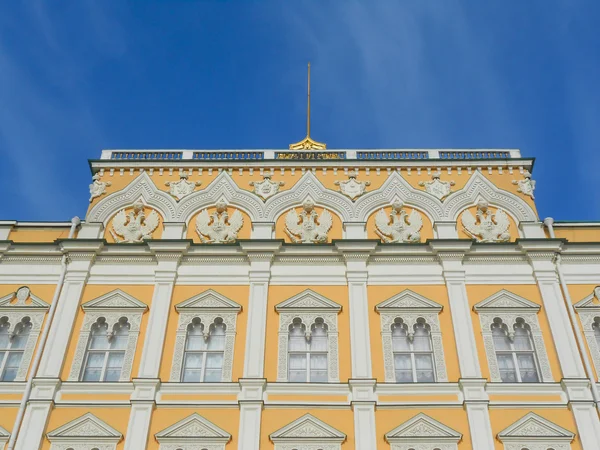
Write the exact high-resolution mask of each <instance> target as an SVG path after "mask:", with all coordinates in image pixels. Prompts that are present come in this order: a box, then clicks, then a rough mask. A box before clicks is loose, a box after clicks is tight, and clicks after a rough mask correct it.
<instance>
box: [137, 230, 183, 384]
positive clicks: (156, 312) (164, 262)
mask: <svg viewBox="0 0 600 450" xmlns="http://www.w3.org/2000/svg"><path fill="white" fill-rule="evenodd" d="M148 246H149V247H150V249H151V250H152V252H153V253H154V254H155V256H156V259H157V261H158V265H157V266H156V269H155V272H154V279H155V284H154V293H153V294H152V304H151V305H150V317H149V318H148V327H147V330H146V339H145V341H144V348H143V350H142V359H141V361H140V368H139V371H138V378H152V379H154V378H158V375H159V370H160V362H161V358H162V353H163V346H164V342H165V333H166V331H167V322H168V320H169V313H170V312H171V295H172V294H173V286H174V284H175V279H176V278H177V267H178V266H179V262H180V261H181V257H182V255H183V254H184V253H185V251H186V250H187V248H188V246H189V243H187V242H156V241H155V242H148Z"/></svg>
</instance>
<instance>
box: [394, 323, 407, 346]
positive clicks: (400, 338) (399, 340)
mask: <svg viewBox="0 0 600 450" xmlns="http://www.w3.org/2000/svg"><path fill="white" fill-rule="evenodd" d="M392 348H393V350H394V351H395V352H408V351H410V343H409V342H408V337H407V335H406V331H405V330H404V328H402V327H401V326H400V325H397V326H395V327H394V328H393V330H392Z"/></svg>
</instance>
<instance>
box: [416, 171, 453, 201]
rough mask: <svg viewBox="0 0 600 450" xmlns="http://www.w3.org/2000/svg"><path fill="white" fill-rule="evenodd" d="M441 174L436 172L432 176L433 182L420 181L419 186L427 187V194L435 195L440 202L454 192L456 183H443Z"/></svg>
mask: <svg viewBox="0 0 600 450" xmlns="http://www.w3.org/2000/svg"><path fill="white" fill-rule="evenodd" d="M440 176H441V175H440V173H439V172H434V173H433V174H432V175H431V181H419V186H423V187H425V192H428V193H429V194H431V195H433V196H434V197H436V198H438V199H439V200H442V201H443V200H444V199H445V198H446V197H447V196H448V195H450V193H451V192H452V186H454V185H455V184H456V183H454V181H442V180H441V179H440Z"/></svg>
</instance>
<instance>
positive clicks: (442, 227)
mask: <svg viewBox="0 0 600 450" xmlns="http://www.w3.org/2000/svg"><path fill="white" fill-rule="evenodd" d="M433 231H434V232H435V234H436V237H437V238H438V239H456V238H458V232H457V231H456V222H449V221H448V222H441V221H437V222H434V224H433Z"/></svg>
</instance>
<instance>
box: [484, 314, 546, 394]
mask: <svg viewBox="0 0 600 450" xmlns="http://www.w3.org/2000/svg"><path fill="white" fill-rule="evenodd" d="M513 329H514V331H509V330H508V327H507V326H506V325H505V324H503V323H502V320H501V319H495V320H494V323H493V324H492V335H493V337H494V348H495V349H496V359H497V360H498V368H499V370H500V377H501V379H502V381H503V382H505V383H520V382H529V383H537V382H538V381H540V379H539V376H538V370H537V361H536V359H537V358H536V355H535V349H534V347H533V342H532V340H531V336H530V333H529V330H528V329H527V325H526V324H525V321H524V320H523V319H517V320H516V322H515V324H514V327H513Z"/></svg>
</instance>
